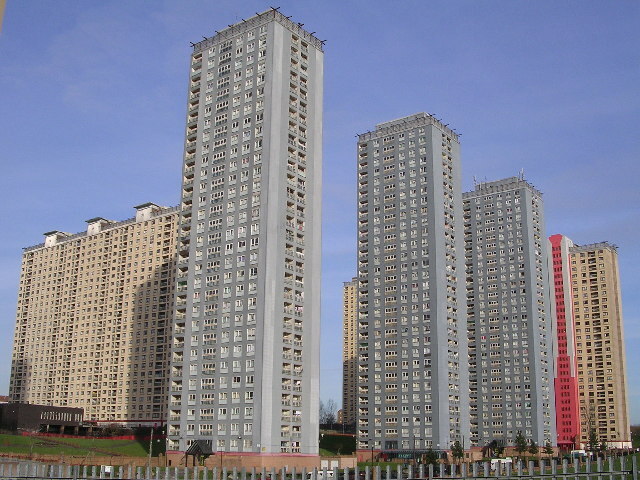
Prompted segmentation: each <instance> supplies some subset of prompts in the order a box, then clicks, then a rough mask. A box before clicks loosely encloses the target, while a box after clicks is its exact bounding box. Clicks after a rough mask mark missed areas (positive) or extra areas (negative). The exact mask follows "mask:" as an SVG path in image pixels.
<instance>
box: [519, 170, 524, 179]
mask: <svg viewBox="0 0 640 480" xmlns="http://www.w3.org/2000/svg"><path fill="white" fill-rule="evenodd" d="M518 179H519V180H522V181H524V168H521V169H520V174H519V175H518Z"/></svg>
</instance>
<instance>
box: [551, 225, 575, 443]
mask: <svg viewBox="0 0 640 480" xmlns="http://www.w3.org/2000/svg"><path fill="white" fill-rule="evenodd" d="M549 242H550V244H551V245H550V246H551V255H550V257H549V261H550V263H551V265H550V268H549V270H550V271H551V273H552V278H551V279H550V284H551V285H552V288H553V294H554V296H553V298H554V299H555V302H552V305H553V307H552V308H555V339H554V347H555V348H554V354H555V366H554V387H555V400H556V431H557V434H558V447H559V448H560V449H561V450H571V449H574V448H576V445H577V444H579V441H580V408H579V403H578V379H577V376H578V368H577V362H576V337H575V324H574V319H573V301H572V292H571V288H572V287H571V267H570V255H569V248H570V247H572V246H573V242H572V241H571V240H570V239H568V238H567V237H565V236H564V235H552V236H551V237H549Z"/></svg>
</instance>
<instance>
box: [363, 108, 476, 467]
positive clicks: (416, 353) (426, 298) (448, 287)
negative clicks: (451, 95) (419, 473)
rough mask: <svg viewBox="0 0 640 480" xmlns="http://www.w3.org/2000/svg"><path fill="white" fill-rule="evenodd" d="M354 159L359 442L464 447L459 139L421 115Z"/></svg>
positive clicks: (387, 130) (380, 133)
mask: <svg viewBox="0 0 640 480" xmlns="http://www.w3.org/2000/svg"><path fill="white" fill-rule="evenodd" d="M357 155H358V282H359V286H358V302H359V305H358V414H357V417H358V425H357V435H358V449H359V450H360V452H361V454H362V455H363V456H366V452H367V451H371V452H372V453H373V451H374V450H375V451H387V452H389V453H390V454H393V452H394V451H398V450H412V451H413V450H421V449H427V448H433V449H448V448H449V447H450V446H451V444H453V443H454V442H455V441H456V440H457V441H460V442H461V443H463V444H465V443H466V445H468V435H469V410H468V378H467V368H466V362H467V337H466V334H467V323H466V315H465V284H464V263H463V259H464V256H463V251H464V242H463V229H462V191H461V186H460V144H459V143H458V136H457V134H456V133H455V132H453V131H452V130H450V129H449V128H448V127H446V126H445V125H444V124H442V123H441V122H440V121H438V120H437V119H435V118H434V117H432V116H430V115H428V114H425V113H419V114H416V115H411V116H409V117H405V118H401V119H399V120H394V121H390V122H386V123H382V124H379V125H377V126H376V128H375V130H374V131H372V132H367V133H365V134H362V135H360V136H359V138H358V151H357Z"/></svg>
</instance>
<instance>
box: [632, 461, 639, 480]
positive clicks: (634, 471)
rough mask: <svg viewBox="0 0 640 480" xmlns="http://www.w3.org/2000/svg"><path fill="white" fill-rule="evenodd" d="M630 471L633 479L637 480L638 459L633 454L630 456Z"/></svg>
mask: <svg viewBox="0 0 640 480" xmlns="http://www.w3.org/2000/svg"><path fill="white" fill-rule="evenodd" d="M631 473H632V475H633V480H638V460H637V457H636V456H635V455H632V456H631Z"/></svg>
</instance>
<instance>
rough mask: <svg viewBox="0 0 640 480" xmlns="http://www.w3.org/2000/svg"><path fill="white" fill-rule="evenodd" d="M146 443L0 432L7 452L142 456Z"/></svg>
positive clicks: (1, 448) (1, 446) (0, 447)
mask: <svg viewBox="0 0 640 480" xmlns="http://www.w3.org/2000/svg"><path fill="white" fill-rule="evenodd" d="M58 442H59V443H58ZM162 443H163V442H162ZM148 445H149V444H148V443H146V442H142V443H140V442H138V441H137V440H106V439H97V438H95V439H94V438H56V437H23V436H20V435H6V434H0V452H7V453H21V454H30V453H34V454H51V455H74V456H83V455H85V456H86V455H87V454H89V453H90V452H91V453H93V455H95V456H101V455H124V456H130V457H144V456H146V455H148ZM155 450H156V449H155V448H154V454H155V453H157V452H155Z"/></svg>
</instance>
